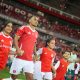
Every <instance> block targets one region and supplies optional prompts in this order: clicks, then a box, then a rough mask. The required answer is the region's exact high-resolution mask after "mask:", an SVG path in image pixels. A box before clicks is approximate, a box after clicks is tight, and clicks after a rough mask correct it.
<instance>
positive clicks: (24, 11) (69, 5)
mask: <svg viewBox="0 0 80 80" xmlns="http://www.w3.org/2000/svg"><path fill="white" fill-rule="evenodd" d="M79 5H80V1H79V0H76V1H75V0H0V26H2V25H3V24H4V22H5V21H6V20H11V21H12V22H13V23H14V29H13V32H12V34H11V36H12V37H14V33H15V31H16V30H17V28H18V27H19V26H21V25H22V24H26V23H27V21H28V19H29V17H30V16H31V15H33V14H34V15H38V16H39V17H40V21H39V25H38V26H39V27H38V28H37V30H38V32H39V34H40V36H39V38H38V42H37V48H40V47H42V46H44V45H45V40H46V39H48V38H50V37H51V36H56V37H57V40H56V42H57V43H56V47H57V48H62V49H65V50H66V49H68V50H71V49H72V48H75V49H76V52H77V53H80V7H79ZM58 56H59V57H60V56H61V54H58ZM78 56H80V55H79V54H78ZM4 73H5V75H4ZM3 76H4V78H7V77H9V74H8V72H6V70H4V71H3V72H2V75H0V78H3ZM21 76H22V75H21Z"/></svg>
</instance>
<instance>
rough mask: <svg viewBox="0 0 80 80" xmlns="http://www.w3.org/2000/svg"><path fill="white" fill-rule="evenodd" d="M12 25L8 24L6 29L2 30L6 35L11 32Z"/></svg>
mask: <svg viewBox="0 0 80 80" xmlns="http://www.w3.org/2000/svg"><path fill="white" fill-rule="evenodd" d="M12 26H13V25H12V23H8V24H7V25H6V27H5V28H4V31H5V32H6V33H8V34H10V33H11V31H12Z"/></svg>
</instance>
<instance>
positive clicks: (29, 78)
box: [23, 61, 34, 80]
mask: <svg viewBox="0 0 80 80" xmlns="http://www.w3.org/2000/svg"><path fill="white" fill-rule="evenodd" d="M23 71H24V72H25V76H26V80H33V72H34V62H33V61H25V66H24V68H23Z"/></svg>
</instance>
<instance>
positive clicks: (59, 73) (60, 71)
mask: <svg viewBox="0 0 80 80" xmlns="http://www.w3.org/2000/svg"><path fill="white" fill-rule="evenodd" d="M68 65H69V62H67V61H66V60H65V59H63V58H62V59H60V65H59V67H58V68H57V70H56V77H55V78H54V79H53V80H65V79H64V76H65V74H66V72H67V67H68Z"/></svg>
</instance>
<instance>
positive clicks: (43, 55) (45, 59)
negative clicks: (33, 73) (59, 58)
mask: <svg viewBox="0 0 80 80" xmlns="http://www.w3.org/2000/svg"><path fill="white" fill-rule="evenodd" d="M37 54H40V61H41V71H42V72H51V66H52V60H53V59H54V58H55V55H56V53H55V52H54V51H53V50H49V49H48V48H46V47H44V48H41V49H40V50H39V51H37Z"/></svg>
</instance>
